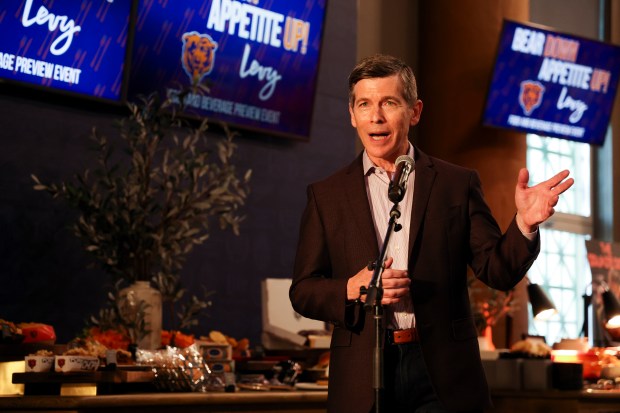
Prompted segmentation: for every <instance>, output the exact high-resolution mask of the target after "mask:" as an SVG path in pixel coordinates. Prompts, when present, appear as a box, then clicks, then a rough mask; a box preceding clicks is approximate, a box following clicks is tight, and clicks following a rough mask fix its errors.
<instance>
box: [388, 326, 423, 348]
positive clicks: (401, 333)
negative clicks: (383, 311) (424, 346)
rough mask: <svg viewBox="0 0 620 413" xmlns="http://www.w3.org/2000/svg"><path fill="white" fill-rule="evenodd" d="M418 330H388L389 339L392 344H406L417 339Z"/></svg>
mask: <svg viewBox="0 0 620 413" xmlns="http://www.w3.org/2000/svg"><path fill="white" fill-rule="evenodd" d="M416 339H417V331H416V330H415V328H408V329H405V330H388V341H389V342H390V344H406V343H411V342H414V341H416Z"/></svg>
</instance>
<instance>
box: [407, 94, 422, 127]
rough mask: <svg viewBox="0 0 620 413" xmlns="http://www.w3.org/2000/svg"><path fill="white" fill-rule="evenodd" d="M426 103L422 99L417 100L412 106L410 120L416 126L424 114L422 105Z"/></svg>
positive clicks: (410, 123)
mask: <svg viewBox="0 0 620 413" xmlns="http://www.w3.org/2000/svg"><path fill="white" fill-rule="evenodd" d="M423 106H424V104H423V103H422V101H421V100H420V99H418V100H416V101H415V103H414V104H413V106H412V107H411V119H410V120H409V125H411V126H415V125H417V124H418V122H420V116H422V107H423Z"/></svg>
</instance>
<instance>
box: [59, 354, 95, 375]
mask: <svg viewBox="0 0 620 413" xmlns="http://www.w3.org/2000/svg"><path fill="white" fill-rule="evenodd" d="M97 368H99V357H95V356H56V362H55V363H54V370H55V371H57V372H60V373H69V372H79V371H81V372H88V371H95V370H97Z"/></svg>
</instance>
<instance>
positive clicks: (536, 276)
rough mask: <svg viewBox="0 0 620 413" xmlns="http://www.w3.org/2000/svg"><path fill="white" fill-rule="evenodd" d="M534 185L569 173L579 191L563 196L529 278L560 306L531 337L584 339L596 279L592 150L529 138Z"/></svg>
mask: <svg viewBox="0 0 620 413" xmlns="http://www.w3.org/2000/svg"><path fill="white" fill-rule="evenodd" d="M527 167H528V169H529V171H530V185H534V184H536V183H539V182H542V181H544V180H546V179H549V178H550V177H551V176H553V175H554V174H556V173H558V172H560V171H561V170H564V169H568V170H570V171H571V176H572V177H573V178H574V179H575V184H574V185H573V187H572V188H571V189H570V190H568V191H567V192H565V193H564V194H563V195H562V196H561V197H560V202H559V203H558V205H557V206H556V208H555V210H556V213H555V215H553V216H552V217H551V218H550V219H549V221H547V222H546V223H545V225H544V226H543V227H542V228H541V229H540V236H541V251H540V255H539V257H538V259H537V260H536V261H535V263H534V265H533V266H532V268H531V269H530V271H529V273H528V277H529V278H530V280H531V281H532V282H533V283H536V284H539V285H540V286H541V287H543V289H544V290H545V291H546V292H547V294H548V295H549V296H550V298H551V299H552V300H553V302H554V303H555V306H556V308H557V310H558V313H559V314H558V315H556V316H554V317H552V318H551V319H550V320H548V321H536V320H533V318H532V315H531V311H530V312H529V317H530V318H529V334H531V335H542V336H545V337H546V340H547V343H548V344H550V345H551V344H553V343H555V342H557V341H560V340H561V339H562V338H575V337H577V336H579V334H580V332H581V328H582V325H583V312H584V309H583V298H582V296H583V294H584V293H585V289H586V287H587V285H588V282H589V280H590V267H589V265H588V261H587V254H586V247H585V240H586V239H589V237H590V234H591V233H592V218H591V201H590V200H591V196H590V146H589V145H587V144H583V143H578V142H571V141H567V140H563V139H557V138H547V137H541V136H538V135H534V134H528V136H527Z"/></svg>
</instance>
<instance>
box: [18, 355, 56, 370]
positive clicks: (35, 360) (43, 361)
mask: <svg viewBox="0 0 620 413" xmlns="http://www.w3.org/2000/svg"><path fill="white" fill-rule="evenodd" d="M24 362H25V363H26V369H25V371H26V373H43V372H46V371H51V370H52V368H53V367H54V356H26V358H25V359H24Z"/></svg>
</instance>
